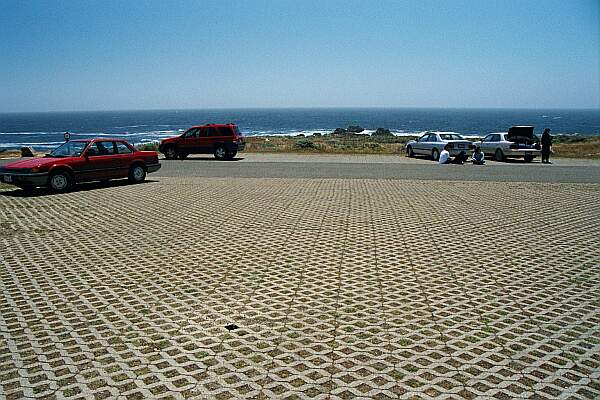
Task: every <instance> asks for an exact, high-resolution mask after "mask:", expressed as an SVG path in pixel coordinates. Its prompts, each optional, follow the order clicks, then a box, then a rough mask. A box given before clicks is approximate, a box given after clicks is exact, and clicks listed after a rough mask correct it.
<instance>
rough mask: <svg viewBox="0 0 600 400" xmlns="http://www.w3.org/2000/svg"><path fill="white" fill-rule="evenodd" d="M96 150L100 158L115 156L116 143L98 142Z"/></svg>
mask: <svg viewBox="0 0 600 400" xmlns="http://www.w3.org/2000/svg"><path fill="white" fill-rule="evenodd" d="M96 149H97V150H98V155H99V156H109V155H112V154H115V144H114V142H108V141H102V142H96Z"/></svg>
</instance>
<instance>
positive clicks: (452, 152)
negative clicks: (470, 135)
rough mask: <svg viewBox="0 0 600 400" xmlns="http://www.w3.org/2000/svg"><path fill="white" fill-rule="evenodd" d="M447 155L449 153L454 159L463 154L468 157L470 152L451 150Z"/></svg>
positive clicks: (466, 150)
mask: <svg viewBox="0 0 600 400" xmlns="http://www.w3.org/2000/svg"><path fill="white" fill-rule="evenodd" d="M448 153H450V156H451V157H456V156H457V155H459V154H460V153H463V154H465V155H469V154H470V150H469V149H451V150H448Z"/></svg>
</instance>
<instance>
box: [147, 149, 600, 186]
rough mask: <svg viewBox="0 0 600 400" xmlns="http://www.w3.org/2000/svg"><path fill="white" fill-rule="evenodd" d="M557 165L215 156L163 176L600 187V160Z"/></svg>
mask: <svg viewBox="0 0 600 400" xmlns="http://www.w3.org/2000/svg"><path fill="white" fill-rule="evenodd" d="M553 162H554V164H553V165H544V164H541V163H540V162H539V161H537V160H536V161H534V162H532V163H525V162H523V161H522V160H509V161H508V162H495V161H491V160H488V161H487V165H484V166H476V165H472V164H470V163H465V165H437V163H436V162H434V161H431V160H429V159H426V158H407V157H404V156H402V155H389V156H386V155H340V154H252V153H240V155H239V157H238V158H236V159H235V161H231V162H217V161H215V160H214V158H213V157H212V156H201V155H197V156H190V157H189V158H188V159H187V160H185V161H181V160H162V165H163V167H162V169H161V170H160V171H159V172H158V173H157V174H158V175H160V176H170V177H179V176H197V177H207V178H227V177H239V178H294V179H298V178H306V179H319V178H323V179H397V180H425V181H430V180H445V181H487V182H547V183H600V161H599V160H574V159H573V160H571V159H556V160H553Z"/></svg>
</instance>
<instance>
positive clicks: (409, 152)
mask: <svg viewBox="0 0 600 400" xmlns="http://www.w3.org/2000/svg"><path fill="white" fill-rule="evenodd" d="M414 156H415V152H414V151H413V148H412V146H406V157H410V158H413V157H414Z"/></svg>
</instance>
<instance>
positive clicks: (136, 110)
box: [0, 106, 600, 114]
mask: <svg viewBox="0 0 600 400" xmlns="http://www.w3.org/2000/svg"><path fill="white" fill-rule="evenodd" d="M319 109H321V110H340V109H348V110H400V109H415V110H523V111H533V110H548V111H550V110H562V111H564V110H569V111H600V106H599V107H440V106H437V107H435V106H434V107H426V106H289V107H286V106H281V107H204V108H195V107H189V108H138V109H135V108H129V109H128V108H123V109H95V110H46V111H37V110H34V111H0V114H50V113H91V112H152V111H225V110H236V111H237V110H319Z"/></svg>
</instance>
